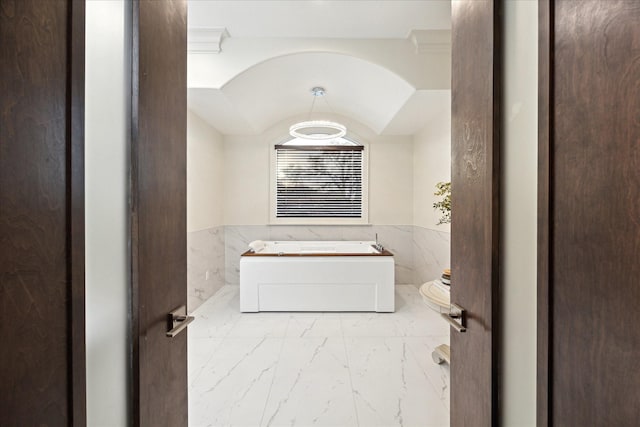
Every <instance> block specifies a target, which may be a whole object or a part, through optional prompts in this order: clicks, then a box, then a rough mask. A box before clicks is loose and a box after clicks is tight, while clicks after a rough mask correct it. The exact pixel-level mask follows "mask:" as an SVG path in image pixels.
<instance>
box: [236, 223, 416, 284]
mask: <svg viewBox="0 0 640 427" xmlns="http://www.w3.org/2000/svg"><path fill="white" fill-rule="evenodd" d="M376 233H377V234H378V242H379V243H381V244H382V245H383V246H384V247H385V248H387V249H388V250H390V251H391V252H393V254H394V255H395V257H394V258H395V276H396V284H399V285H400V284H413V282H414V271H413V262H414V259H413V246H414V245H413V226H411V225H362V226H358V225H339V226H336V225H317V226H316V225H314V226H300V225H229V226H226V227H225V239H224V241H225V278H226V283H227V284H228V285H238V284H239V283H240V255H241V254H242V253H243V252H246V251H247V249H249V246H248V244H249V243H250V242H251V241H253V240H375V239H376Z"/></svg>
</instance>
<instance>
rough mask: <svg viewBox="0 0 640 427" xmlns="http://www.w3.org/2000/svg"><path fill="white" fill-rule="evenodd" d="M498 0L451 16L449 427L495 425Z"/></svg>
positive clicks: (469, 0)
mask: <svg viewBox="0 0 640 427" xmlns="http://www.w3.org/2000/svg"><path fill="white" fill-rule="evenodd" d="M499 3H500V2H499V1H498V2H494V1H492V0H458V1H454V2H453V10H452V12H453V14H452V36H453V39H452V60H453V66H452V86H451V91H452V98H451V102H452V107H451V108H452V116H451V123H452V130H451V131H452V135H451V136H452V140H451V142H452V153H451V154H452V157H451V160H452V165H451V168H452V170H451V179H452V186H451V188H452V221H451V268H452V272H451V274H452V276H451V278H452V286H451V301H452V302H453V303H456V304H458V305H460V306H461V307H463V308H464V309H466V310H467V313H466V323H467V324H466V326H467V331H466V332H464V333H459V332H456V331H455V330H454V329H451V425H452V426H474V427H476V426H489V425H495V424H496V423H497V421H496V420H497V386H498V384H497V350H498V345H497V343H498V339H499V330H498V322H497V315H498V243H499V239H498V237H499V236H498V231H499V188H500V186H499V161H498V160H499V157H498V154H499V132H498V129H499V126H500V110H499V105H500V89H501V84H502V83H501V80H500V78H501V77H500V65H501V64H500V46H499V41H500V40H499V28H500V22H499V14H498V7H499Z"/></svg>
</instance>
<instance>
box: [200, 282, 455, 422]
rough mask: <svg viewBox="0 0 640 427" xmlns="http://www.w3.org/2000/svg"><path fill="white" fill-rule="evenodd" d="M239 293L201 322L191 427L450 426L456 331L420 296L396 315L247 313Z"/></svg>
mask: <svg viewBox="0 0 640 427" xmlns="http://www.w3.org/2000/svg"><path fill="white" fill-rule="evenodd" d="M238 291H239V289H238V287H237V286H225V287H223V288H222V289H221V290H220V291H219V292H218V293H217V294H216V295H214V297H213V298H211V299H210V300H208V301H206V302H205V303H204V304H202V306H200V307H199V308H198V309H197V310H196V311H194V313H193V315H194V316H196V322H194V323H193V324H192V325H190V326H189V328H190V329H189V344H188V345H189V347H188V351H189V420H190V421H189V425H190V426H192V427H200V426H246V427H249V426H251V427H253V426H284V425H287V426H304V427H306V426H332V427H348V426H364V427H369V426H385V427H387V426H396V425H397V426H401V425H402V426H420V427H429V426H447V425H448V423H449V409H448V408H449V370H448V367H446V366H443V365H436V364H435V363H434V362H433V361H432V360H431V352H432V351H433V349H434V348H435V347H436V346H437V345H439V344H442V343H448V340H449V330H448V326H447V325H446V323H445V322H444V321H443V320H442V319H440V317H439V315H438V313H435V312H433V311H432V310H430V309H429V308H428V307H427V306H426V305H425V304H424V302H423V301H422V299H421V297H420V294H419V293H418V289H417V287H415V286H412V285H408V286H397V287H396V312H395V313H334V312H330V313H298V312H295V313H240V312H239V304H238ZM192 327H193V328H192Z"/></svg>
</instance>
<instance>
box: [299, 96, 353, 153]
mask: <svg viewBox="0 0 640 427" xmlns="http://www.w3.org/2000/svg"><path fill="white" fill-rule="evenodd" d="M311 93H312V94H313V101H312V102H311V110H309V120H307V121H305V122H299V123H296V124H294V125H293V126H291V127H290V128H289V134H290V135H291V136H293V137H294V138H302V139H313V140H328V139H334V138H340V137H343V136H345V135H346V134H347V128H346V127H345V126H344V125H341V124H340V123H336V122H332V121H329V120H310V119H311V113H313V107H314V106H315V104H316V99H317V98H318V97H324V95H325V90H324V88H322V87H314V88H313V89H311ZM324 101H325V102H326V103H327V105H329V103H328V102H327V100H326V98H325V100H324ZM329 108H331V107H330V106H329Z"/></svg>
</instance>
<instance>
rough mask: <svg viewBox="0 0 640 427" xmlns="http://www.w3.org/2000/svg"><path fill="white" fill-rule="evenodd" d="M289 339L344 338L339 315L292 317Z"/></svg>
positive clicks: (290, 319)
mask: <svg viewBox="0 0 640 427" xmlns="http://www.w3.org/2000/svg"><path fill="white" fill-rule="evenodd" d="M286 337H287V338H317V337H342V326H341V323H340V317H339V316H338V315H331V314H329V315H325V314H315V315H311V316H304V315H292V316H291V317H290V318H289V323H288V325H287V332H286Z"/></svg>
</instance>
